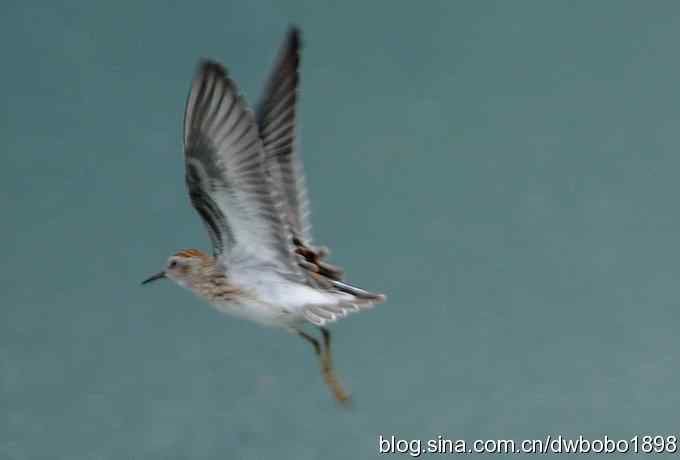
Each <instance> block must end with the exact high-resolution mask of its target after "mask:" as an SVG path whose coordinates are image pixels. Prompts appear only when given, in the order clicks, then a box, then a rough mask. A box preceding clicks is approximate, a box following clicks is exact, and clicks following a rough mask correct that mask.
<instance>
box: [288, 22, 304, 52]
mask: <svg viewBox="0 0 680 460" xmlns="http://www.w3.org/2000/svg"><path fill="white" fill-rule="evenodd" d="M286 41H287V42H288V44H289V45H288V46H289V47H290V48H292V49H294V50H297V49H299V48H300V46H301V45H302V31H301V30H300V27H298V25H297V24H291V25H290V26H288V36H287V39H286Z"/></svg>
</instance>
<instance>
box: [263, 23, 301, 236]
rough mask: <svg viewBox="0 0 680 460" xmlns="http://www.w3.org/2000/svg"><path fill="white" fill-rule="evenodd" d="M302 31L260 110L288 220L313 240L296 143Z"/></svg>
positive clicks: (289, 42)
mask: <svg viewBox="0 0 680 460" xmlns="http://www.w3.org/2000/svg"><path fill="white" fill-rule="evenodd" d="M299 65H300V31H299V30H298V29H297V28H295V27H291V28H290V30H289V31H288V34H287V36H286V39H285V41H284V44H283V47H282V48H281V51H280V52H279V55H278V58H277V60H276V63H275V64H274V68H273V70H272V73H271V75H270V77H269V80H268V83H267V86H266V89H265V92H264V94H263V97H262V100H261V102H260V104H259V106H258V110H257V122H258V126H259V127H260V136H261V137H262V144H263V147H264V151H265V158H266V163H267V167H268V169H269V171H270V173H271V175H272V177H273V179H274V180H275V181H276V183H277V184H278V185H279V188H280V190H281V193H282V198H283V201H284V208H285V209H284V211H285V216H286V219H287V222H288V224H289V226H290V228H291V230H292V231H293V233H294V234H295V236H297V237H298V238H299V239H301V240H303V241H305V242H310V241H311V224H310V221H309V214H310V212H309V199H308V196H307V189H306V185H305V178H304V172H303V168H302V159H301V158H300V153H299V149H298V148H297V145H296V141H297V139H296V133H295V122H296V115H297V101H298V84H299V80H300V78H299V71H298V68H299Z"/></svg>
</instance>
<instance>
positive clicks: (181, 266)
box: [142, 249, 212, 289]
mask: <svg viewBox="0 0 680 460" xmlns="http://www.w3.org/2000/svg"><path fill="white" fill-rule="evenodd" d="M211 260H212V258H211V257H210V256H208V255H207V254H205V253H203V252H201V251H199V250H198V249H185V250H183V251H179V252H178V253H177V254H175V255H173V256H171V257H170V258H168V262H167V264H166V265H165V268H164V269H163V270H161V271H160V272H158V273H156V274H155V275H152V276H150V277H149V278H147V279H146V280H144V281H142V284H148V283H151V282H152V281H156V280H159V279H162V278H168V279H171V280H172V281H174V282H175V283H177V284H179V285H180V286H182V287H185V288H188V289H191V288H192V287H193V286H195V285H196V283H197V281H199V280H200V279H201V276H202V275H204V274H205V272H206V271H207V270H208V269H209V267H211V266H212V263H211Z"/></svg>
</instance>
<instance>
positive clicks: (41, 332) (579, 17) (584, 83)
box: [0, 0, 680, 460]
mask: <svg viewBox="0 0 680 460" xmlns="http://www.w3.org/2000/svg"><path fill="white" fill-rule="evenodd" d="M0 12H1V14H0V50H1V51H2V56H3V63H4V65H3V71H2V72H1V73H0V84H1V87H2V88H3V89H4V91H3V104H2V106H3V110H2V111H0V120H1V123H0V139H2V143H3V149H2V151H3V153H2V163H1V164H2V167H0V184H2V185H1V190H2V193H0V209H2V216H3V218H2V220H1V222H2V223H0V235H1V236H2V239H3V241H4V242H5V244H4V245H3V249H2V253H3V254H2V263H1V264H0V293H1V294H0V295H1V297H0V298H1V300H2V302H1V303H2V306H1V308H0V406H1V407H0V414H2V415H1V416H0V458H3V459H4V458H7V459H13V460H19V459H42V458H45V459H122V458H134V459H175V458H176V459H223V458H243V459H258V458H279V459H297V460H304V459H316V458H323V459H328V460H330V459H338V460H345V459H355V458H356V459H363V458H373V457H374V456H376V455H377V448H378V442H377V440H378V436H379V435H380V434H384V435H387V436H389V435H392V434H394V435H397V436H400V437H402V438H405V439H414V438H421V439H428V438H433V437H436V436H437V435H440V434H441V435H444V436H446V437H449V438H454V439H457V438H465V439H468V440H473V439H476V438H482V439H487V438H504V439H508V438H514V439H522V438H541V437H543V436H545V435H546V434H553V435H557V434H560V433H561V434H563V435H565V436H578V435H579V434H583V435H584V436H587V437H590V438H596V437H601V436H603V435H604V434H608V435H609V436H612V437H629V436H632V435H634V434H638V433H639V434H646V433H664V434H665V433H669V432H672V431H676V432H677V431H678V426H680V425H679V424H678V422H679V421H680V417H679V416H678V412H677V407H678V404H680V393H679V392H678V388H679V387H680V370H679V368H678V366H677V362H678V354H679V353H680V336H679V335H678V333H677V331H678V323H679V322H680V309H679V308H678V307H679V304H680V300H678V299H679V293H678V283H677V280H678V277H679V276H680V264H678V260H680V246H679V245H678V244H677V235H678V233H679V232H680V211H678V206H677V196H678V190H680V185H679V184H678V180H677V175H678V169H679V168H680V156H679V155H678V152H679V150H680V91H679V90H678V81H680V60H679V59H678V52H677V44H678V43H679V42H680V4H678V3H677V2H670V1H669V2H664V1H659V2H651V3H645V2H632V1H630V2H627V1H601V2H540V1H516V2H494V1H486V2H473V1H457V2H451V1H441V2H434V1H433V2H391V1H376V2H341V3H337V2H326V1H321V2H315V1H287V2H273V1H248V2H245V1H244V2H233V1H211V2H184V3H172V4H171V3H169V2H167V3H166V2H160V1H148V2H134V1H129V0H121V1H118V2H109V3H103V2H86V1H73V2H69V3H68V5H62V6H57V4H56V3H53V2H46V1H45V2H37V1H34V2H16V1H8V2H4V3H3V5H2V6H1V7H0ZM289 22H295V23H297V24H299V25H300V26H301V27H302V29H303V31H304V34H305V35H304V38H305V48H304V54H303V65H302V72H303V75H302V89H303V93H302V102H301V115H300V125H301V136H302V137H301V140H302V150H303V155H304V159H305V167H306V172H307V175H308V184H309V187H310V192H311V199H312V208H313V222H314V233H315V236H316V239H317V241H318V242H319V243H321V244H326V245H329V246H330V247H331V248H332V249H333V250H334V252H333V254H332V261H333V262H335V263H337V264H339V265H340V266H343V267H345V269H346V270H347V272H348V274H349V277H350V279H351V280H353V281H356V282H358V283H359V284H361V285H363V286H365V287H367V288H369V289H374V290H377V291H381V292H386V293H388V295H389V302H388V303H387V304H385V305H382V306H380V307H379V308H377V309H375V310H373V311H371V312H368V313H364V314H361V315H355V316H353V317H350V318H348V319H346V320H344V321H342V322H341V323H339V324H337V325H336V326H334V328H333V330H334V331H335V341H336V342H335V343H336V347H335V351H336V365H337V368H338V372H339V373H340V376H341V378H342V379H343V381H344V382H345V384H346V385H347V386H348V387H349V388H350V389H351V390H352V392H353V395H354V398H355V406H354V408H353V409H352V410H350V411H345V410H340V409H338V408H337V407H336V406H335V404H334V403H333V401H332V400H331V398H330V397H329V395H328V393H327V390H326V388H325V387H324V385H323V383H322V380H321V377H320V375H319V372H318V369H317V363H316V361H315V359H314V357H313V354H312V352H311V349H309V347H308V345H307V344H305V343H304V342H303V341H302V340H300V339H298V338H296V337H292V336H289V335H288V334H286V333H284V332H281V331H276V330H268V329H263V328H260V327H258V326H255V325H251V324H248V323H244V322H242V321H239V320H236V319H232V318H229V317H222V316H220V315H219V314H218V313H216V312H214V311H213V310H211V309H210V308H208V307H207V306H206V305H204V304H202V303H201V302H200V301H198V300H197V299H195V298H193V297H192V296H191V294H190V293H188V292H185V291H182V290H180V289H178V288H177V287H174V286H172V285H170V283H165V284H157V285H155V286H153V287H149V288H141V287H140V286H139V282H140V281H141V280H142V279H143V278H144V277H145V276H146V275H148V274H150V273H152V272H154V271H156V270H158V269H159V268H160V267H161V266H162V264H163V263H164V261H165V259H166V257H167V256H168V255H169V254H171V253H173V252H175V251H176V250H178V249H181V248H185V247H194V246H196V247H201V248H204V249H207V247H208V240H207V236H206V235H205V233H204V230H203V228H202V226H201V224H200V222H199V220H198V219H197V218H196V216H195V214H194V211H193V210H192V209H191V207H190V206H189V204H188V198H187V196H186V192H185V189H184V183H183V163H182V153H181V135H180V127H181V121H182V111H183V106H184V99H185V95H186V93H187V90H188V86H189V81H190V79H191V76H192V74H193V71H194V66H195V63H196V61H197V59H198V58H199V57H201V56H210V57H213V58H216V59H219V60H221V61H223V62H225V64H226V65H227V66H228V67H229V69H230V71H231V73H232V75H233V76H234V77H235V78H236V79H237V80H238V81H239V82H240V85H241V88H242V89H243V91H244V92H245V94H246V97H247V98H248V100H249V101H250V102H251V103H253V102H255V101H256V100H257V97H258V96H259V92H260V90H261V89H262V86H263V82H264V80H265V77H266V75H267V73H268V71H269V66H270V65H271V62H272V60H273V58H274V56H275V53H276V50H277V49H278V46H279V43H280V40H281V39H282V37H283V34H284V32H285V29H286V27H287V25H288V23H289Z"/></svg>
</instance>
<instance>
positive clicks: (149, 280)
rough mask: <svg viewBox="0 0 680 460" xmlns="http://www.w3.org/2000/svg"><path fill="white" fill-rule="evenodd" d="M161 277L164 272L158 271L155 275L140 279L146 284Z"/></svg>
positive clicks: (163, 275)
mask: <svg viewBox="0 0 680 460" xmlns="http://www.w3.org/2000/svg"><path fill="white" fill-rule="evenodd" d="M161 278H165V272H158V273H156V274H155V275H153V276H150V277H148V278H147V279H145V280H144V281H142V284H148V283H150V282H152V281H156V280H159V279H161Z"/></svg>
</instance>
